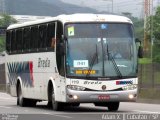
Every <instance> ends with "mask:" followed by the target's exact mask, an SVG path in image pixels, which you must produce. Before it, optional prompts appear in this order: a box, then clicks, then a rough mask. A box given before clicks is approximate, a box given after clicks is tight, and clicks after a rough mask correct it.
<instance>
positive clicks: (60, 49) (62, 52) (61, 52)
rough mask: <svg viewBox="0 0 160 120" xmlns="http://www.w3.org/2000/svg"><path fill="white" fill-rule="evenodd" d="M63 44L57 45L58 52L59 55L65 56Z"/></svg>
mask: <svg viewBox="0 0 160 120" xmlns="http://www.w3.org/2000/svg"><path fill="white" fill-rule="evenodd" d="M65 51H66V50H65V44H64V43H59V44H58V52H59V53H60V55H65V53H66V52H65Z"/></svg>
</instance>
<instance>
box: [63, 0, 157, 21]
mask: <svg viewBox="0 0 160 120" xmlns="http://www.w3.org/2000/svg"><path fill="white" fill-rule="evenodd" d="M61 1H63V2H66V3H70V4H76V5H80V6H87V7H91V8H94V9H97V10H98V11H109V12H112V2H113V12H114V13H118V14H120V13H122V12H130V13H132V15H133V16H135V17H140V18H142V17H143V5H144V0H61ZM158 1H160V0H153V6H154V8H153V9H155V7H156V5H157V3H158Z"/></svg>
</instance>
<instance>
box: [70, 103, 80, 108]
mask: <svg viewBox="0 0 160 120" xmlns="http://www.w3.org/2000/svg"><path fill="white" fill-rule="evenodd" d="M71 106H73V107H79V106H80V103H71Z"/></svg>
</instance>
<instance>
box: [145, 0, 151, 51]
mask: <svg viewBox="0 0 160 120" xmlns="http://www.w3.org/2000/svg"><path fill="white" fill-rule="evenodd" d="M150 5H151V0H144V41H143V47H144V52H145V53H147V52H148V50H149V38H148V36H147V35H148V34H147V33H149V32H150V27H151V24H150V20H149V19H148V18H149V16H150V15H151V7H150Z"/></svg>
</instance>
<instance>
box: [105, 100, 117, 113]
mask: <svg viewBox="0 0 160 120" xmlns="http://www.w3.org/2000/svg"><path fill="white" fill-rule="evenodd" d="M107 107H108V110H109V111H117V110H118V108H119V102H109V103H108V104H107Z"/></svg>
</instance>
